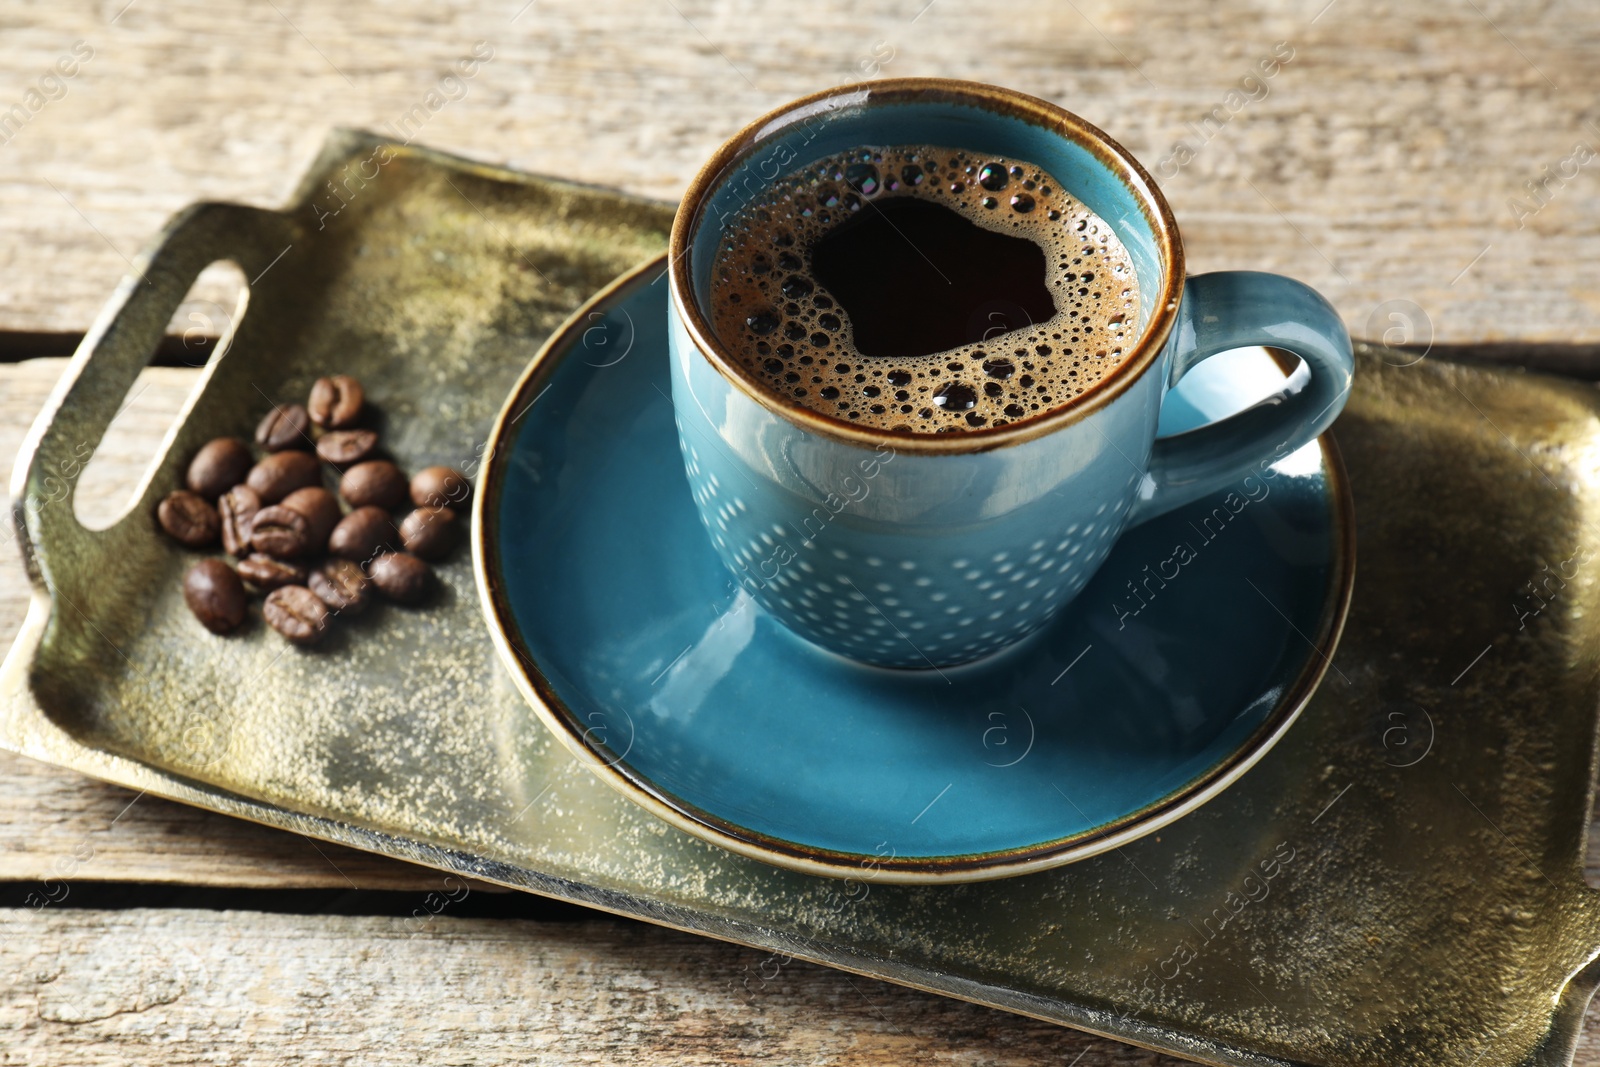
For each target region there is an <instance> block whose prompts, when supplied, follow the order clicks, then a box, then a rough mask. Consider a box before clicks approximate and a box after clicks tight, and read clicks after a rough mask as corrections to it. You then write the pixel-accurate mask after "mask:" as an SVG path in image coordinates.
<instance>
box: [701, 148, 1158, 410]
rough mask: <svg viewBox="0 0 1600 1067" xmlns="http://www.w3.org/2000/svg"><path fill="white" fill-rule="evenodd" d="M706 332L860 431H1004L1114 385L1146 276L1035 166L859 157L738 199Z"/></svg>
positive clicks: (924, 154)
mask: <svg viewBox="0 0 1600 1067" xmlns="http://www.w3.org/2000/svg"><path fill="white" fill-rule="evenodd" d="M710 304H711V309H712V315H711V317H712V325H713V329H714V330H715V332H716V335H717V337H718V339H719V340H721V341H722V343H723V344H724V346H726V347H727V348H728V349H729V350H730V351H731V352H732V353H733V355H734V357H735V358H736V359H737V360H738V361H739V362H740V363H741V364H742V365H743V366H744V367H745V368H746V369H747V370H748V371H749V372H750V373H751V374H752V375H753V376H754V377H755V378H756V379H757V380H758V381H760V382H762V383H763V384H764V385H765V386H766V387H767V388H769V389H771V390H772V391H773V392H774V393H776V394H778V395H780V396H783V397H785V398H790V399H793V400H794V401H796V402H798V403H800V404H802V405H804V406H805V407H807V408H810V409H812V410H813V411H817V412H820V413H822V414H826V415H831V416H834V417H836V418H840V419H846V420H848V421H851V422H854V423H858V424H860V425H865V426H873V427H877V428H880V429H889V430H898V431H909V432H915V433H934V432H943V433H948V432H953V431H963V430H973V429H982V428H986V427H997V426H1005V425H1008V424H1010V423H1014V422H1017V421H1020V420H1022V419H1028V418H1033V417H1036V416H1039V415H1043V414H1046V413H1048V412H1050V411H1053V410H1056V409H1059V408H1061V407H1063V406H1065V405H1066V404H1069V403H1071V401H1072V399H1073V398H1074V397H1076V396H1078V395H1080V394H1081V393H1083V392H1084V391H1085V390H1087V389H1088V388H1090V387H1091V386H1093V385H1094V384H1095V383H1096V382H1098V381H1100V380H1101V379H1103V378H1105V377H1106V376H1107V375H1108V374H1110V373H1111V372H1112V371H1114V370H1115V368H1116V367H1117V366H1118V365H1119V364H1120V363H1121V362H1122V361H1123V360H1124V359H1125V358H1126V357H1127V356H1128V355H1129V353H1130V352H1131V351H1132V348H1133V344H1134V342H1135V341H1136V340H1137V336H1138V317H1139V316H1138V310H1139V282H1138V278H1137V276H1136V275H1135V273H1134V269H1133V264H1132V261H1131V259H1130V257H1129V255H1128V251H1127V249H1126V248H1125V247H1124V246H1123V244H1122V242H1121V241H1119V240H1118V239H1117V236H1116V234H1115V233H1114V232H1113V231H1112V229H1111V227H1110V226H1108V225H1107V224H1106V223H1105V222H1104V221H1103V220H1102V219H1100V218H1099V217H1098V216H1097V215H1095V214H1094V212H1092V211H1090V210H1089V209H1088V208H1087V207H1085V206H1084V205H1083V204H1082V203H1080V202H1079V201H1078V200H1077V199H1076V198H1074V197H1073V196H1071V195H1070V194H1069V193H1067V192H1066V190H1064V189H1062V188H1061V187H1060V184H1059V183H1058V182H1057V181H1056V180H1055V179H1054V178H1052V177H1051V176H1050V175H1049V174H1046V173H1045V172H1044V171H1043V170H1042V169H1041V168H1039V167H1037V166H1035V165H1033V164H1031V163H1028V162H1025V161H1023V160H1018V159H1007V158H1003V157H996V156H992V155H991V156H979V155H976V154H974V153H971V152H966V151H961V150H959V149H950V148H938V147H928V146H910V147H899V148H881V147H863V148H854V149H851V150H849V151H846V152H843V153H840V154H838V155H835V156H832V157H829V158H828V159H825V160H823V161H821V162H818V163H814V164H811V165H809V166H806V167H804V168H802V169H800V170H798V171H795V172H794V173H792V174H789V175H787V176H785V177H783V178H780V179H778V180H777V181H776V182H774V183H773V184H772V185H771V186H769V187H767V188H766V189H764V190H763V192H762V194H761V195H760V196H759V197H758V198H756V199H754V200H752V201H750V202H749V203H746V204H745V205H743V206H742V207H740V208H739V209H738V210H737V211H736V212H735V213H734V215H733V217H732V218H731V219H730V220H729V222H728V224H727V226H726V227H725V230H724V233H723V237H722V240H721V243H720V244H719V246H718V249H717V255H716V259H715V261H714V263H713V265H712V275H711V290H710Z"/></svg>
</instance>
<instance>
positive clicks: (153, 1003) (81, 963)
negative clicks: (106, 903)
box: [0, 895, 1600, 1067]
mask: <svg viewBox="0 0 1600 1067" xmlns="http://www.w3.org/2000/svg"><path fill="white" fill-rule="evenodd" d="M423 899H425V898H424V897H423V896H422V895H419V907H418V911H419V912H420V913H421V915H422V916H424V917H423V918H407V919H394V918H352V917H336V916H300V915H263V914H259V913H252V912H208V911H181V910H130V911H72V910H67V909H51V908H46V909H44V910H42V911H40V912H37V913H33V912H29V911H27V910H17V911H12V912H8V913H6V915H5V917H4V919H3V920H0V923H3V926H0V930H3V933H4V935H6V940H5V941H4V943H3V944H0V978H3V979H5V980H4V981H0V1033H3V1034H4V1035H5V1043H6V1046H7V1048H6V1062H7V1063H19V1064H20V1063H29V1064H32V1063H75V1064H80V1065H82V1067H97V1065H101V1064H105V1065H118V1067H122V1065H142V1064H153V1065H160V1067H185V1065H190V1064H194V1065H198V1067H213V1065H217V1064H256V1063H281V1062H285V1060H286V1059H287V1058H292V1059H293V1061H294V1062H296V1063H300V1064H305V1065H307V1067H321V1065H329V1067H345V1065H348V1064H351V1063H374V1062H384V1061H387V1060H390V1059H392V1060H394V1061H396V1062H400V1061H403V1062H408V1063H450V1064H454V1065H458V1067H477V1065H485V1067H489V1065H496V1067H497V1065H500V1064H505V1063H540V1064H548V1063H562V1064H567V1063H575V1064H576V1063H582V1064H587V1063H621V1062H628V1063H658V1062H671V1063H675V1064H708V1065H740V1064H752V1065H755V1064H768V1063H795V1064H828V1065H830V1067H866V1065H875V1067H876V1065H882V1064H897V1065H908V1067H909V1065H916V1064H935V1063H937V1064H954V1065H968V1067H980V1065H981V1067H1022V1065H1025V1064H1027V1065H1032V1064H1056V1065H1064V1064H1077V1065H1081V1067H1123V1065H1126V1067H1133V1065H1136V1064H1137V1065H1140V1067H1174V1065H1176V1064H1179V1063H1182V1062H1187V1061H1182V1060H1178V1059H1175V1058H1172V1057H1169V1056H1164V1055H1158V1054H1155V1053H1150V1052H1146V1051H1142V1050H1140V1049H1136V1048H1132V1047H1130V1046H1127V1045H1123V1044H1120V1043H1117V1042H1114V1041H1108V1040H1105V1039H1101V1038H1096V1037H1091V1036H1089V1035H1086V1034H1081V1033H1078V1032H1076V1031H1072V1030H1066V1029H1062V1028H1060V1027H1056V1026H1053V1025H1050V1024H1048V1023H1042V1022H1038V1021H1035V1020H1032V1019H1025V1018H1021V1017H1019V1016H1015V1015H1008V1014H1005V1013H1003V1012H998V1011H993V1010H991V1009H988V1008H980V1007H976V1006H974V1005H971V1004H965V1003H962V1002H960V1001H955V1000H950V999H947V998H944V997H939V996H935V995H932V994H928V993H922V992H919V991H916V990H911V989H904V988H901V987H898V986H891V985H887V984H884V983H882V982H877V981H873V980H871V979H866V978H860V977H856V976H852V975H847V974H844V973H842V972H839V971H833V970H829V969H826V968H822V967H815V966H812V965H810V964H806V963H800V962H795V961H785V960H784V959H782V958H781V957H774V956H771V955H768V954H766V953H762V952H757V951H753V950H749V949H743V948H739V947H737V946H733V945H726V944H722V943H719V942H714V941H708V940H705V939H703V938H697V937H691V936H689V935H685V934H679V933H676V932H673V931H668V930H662V929H659V928H652V927H647V926H644V925H642V924H633V923H614V922H584V923H570V924H555V923H537V922H524V921H496V920H482V919H470V920H463V919H456V918H452V917H451V916H450V915H449V913H448V910H447V909H446V910H445V911H444V912H442V913H440V914H436V915H430V912H429V908H430V907H431V906H433V905H424V904H423V903H422V901H423ZM434 903H435V904H437V901H435V902H434ZM1574 1062H1575V1064H1577V1065H1579V1067H1593V1065H1594V1064H1597V1063H1600V1025H1597V1020H1596V1018H1595V1017H1594V1016H1593V1015H1591V1016H1590V1018H1589V1019H1588V1021H1587V1024H1586V1027H1585V1030H1584V1033H1583V1036H1582V1039H1581V1044H1580V1047H1579V1050H1578V1055H1577V1058H1576V1059H1575V1061H1574Z"/></svg>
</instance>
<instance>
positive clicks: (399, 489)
mask: <svg viewBox="0 0 1600 1067" xmlns="http://www.w3.org/2000/svg"><path fill="white" fill-rule="evenodd" d="M339 495H341V496H343V497H344V498H345V499H346V500H348V501H350V505H351V506H352V507H357V508H362V507H367V506H369V505H370V506H372V507H378V508H393V507H399V506H400V503H401V501H403V500H405V498H406V476H405V475H404V474H401V473H400V468H399V467H396V466H395V465H394V464H393V463H390V462H389V461H388V460H386V459H369V460H367V461H366V462H365V463H357V464H356V465H355V466H354V467H351V468H350V469H349V470H347V471H345V472H344V477H342V478H340V479H339Z"/></svg>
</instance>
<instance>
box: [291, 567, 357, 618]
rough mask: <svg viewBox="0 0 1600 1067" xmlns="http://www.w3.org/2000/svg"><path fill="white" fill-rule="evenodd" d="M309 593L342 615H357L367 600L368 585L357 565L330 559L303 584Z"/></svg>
mask: <svg viewBox="0 0 1600 1067" xmlns="http://www.w3.org/2000/svg"><path fill="white" fill-rule="evenodd" d="M307 584H308V585H310V587H311V591H312V592H313V593H315V594H317V596H318V597H319V598H320V599H321V600H322V602H323V603H324V604H326V605H328V607H329V609H331V610H332V611H335V612H338V613H340V614H343V615H360V614H361V613H362V612H363V611H365V610H367V604H368V602H369V601H370V600H371V587H372V583H371V582H370V581H369V580H368V579H367V576H366V573H365V572H363V571H362V569H361V567H360V566H359V565H358V564H355V563H352V562H350V561H349V560H347V559H330V560H328V562H326V563H324V564H323V565H322V566H320V567H318V568H317V569H316V570H314V571H312V572H311V581H310V582H309V583H307Z"/></svg>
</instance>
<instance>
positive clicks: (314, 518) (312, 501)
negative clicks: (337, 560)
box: [280, 485, 344, 552]
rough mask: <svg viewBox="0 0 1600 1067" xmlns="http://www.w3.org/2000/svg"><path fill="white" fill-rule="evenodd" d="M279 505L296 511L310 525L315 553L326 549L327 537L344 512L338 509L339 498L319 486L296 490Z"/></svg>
mask: <svg viewBox="0 0 1600 1067" xmlns="http://www.w3.org/2000/svg"><path fill="white" fill-rule="evenodd" d="M280 503H281V506H283V507H286V508H288V509H290V510H291V511H298V512H299V513H300V514H302V515H304V516H305V517H306V520H307V521H308V522H310V523H311V534H310V536H311V544H312V547H313V549H315V550H316V551H317V552H321V551H322V550H323V549H324V548H326V547H327V544H328V535H329V534H331V533H333V528H334V527H335V526H337V525H339V520H340V519H342V518H344V512H343V511H342V510H341V509H340V508H339V498H338V497H336V496H334V495H333V494H332V493H330V492H328V491H327V490H326V489H324V488H322V486H320V485H310V486H307V487H306V488H304V489H296V490H295V491H294V492H292V493H290V494H289V495H288V496H286V497H284V498H283V500H282V501H281V502H280Z"/></svg>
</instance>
